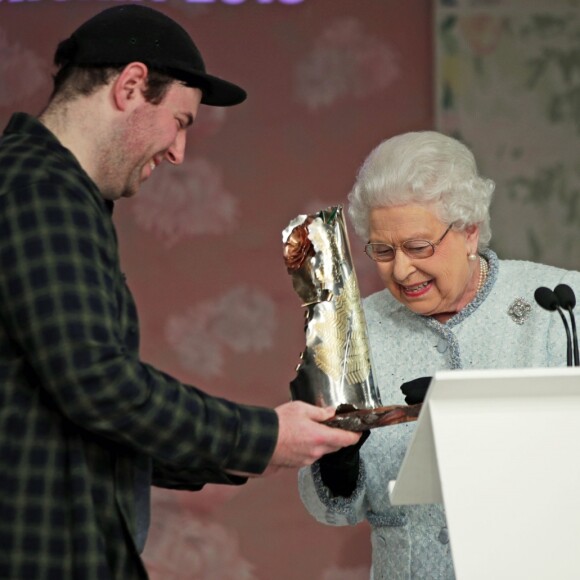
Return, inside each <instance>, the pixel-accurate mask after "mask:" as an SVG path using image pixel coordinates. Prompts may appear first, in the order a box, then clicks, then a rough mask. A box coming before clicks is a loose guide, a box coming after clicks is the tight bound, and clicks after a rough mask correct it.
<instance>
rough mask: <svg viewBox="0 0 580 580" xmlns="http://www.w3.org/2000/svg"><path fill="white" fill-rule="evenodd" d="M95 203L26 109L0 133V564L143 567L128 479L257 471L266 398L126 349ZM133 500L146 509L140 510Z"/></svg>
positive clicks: (70, 571)
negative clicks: (205, 385) (205, 382)
mask: <svg viewBox="0 0 580 580" xmlns="http://www.w3.org/2000/svg"><path fill="white" fill-rule="evenodd" d="M138 337H139V331H138V325H137V316H136V312H135V306H134V303H133V300H132V297H131V294H130V292H129V290H128V289H127V287H126V285H125V281H124V277H123V275H122V273H121V270H120V266H119V258H118V248H117V239H116V234H115V230H114V227H113V223H112V219H111V215H110V208H108V207H107V203H106V202H105V201H104V200H103V199H102V197H101V195H100V193H99V191H98V190H97V188H96V186H95V184H94V183H93V182H92V181H91V180H90V179H89V177H88V176H87V175H86V173H85V172H84V171H83V170H82V168H81V167H80V166H79V164H78V163H77V161H76V159H75V158H74V157H73V156H72V155H71V153H70V152H69V151H68V150H66V149H64V148H63V147H62V146H61V145H60V144H59V142H58V141H57V140H56V139H55V138H54V136H53V135H52V134H51V133H50V132H49V131H48V130H46V128H45V127H44V126H43V125H41V124H40V123H39V122H38V121H36V120H35V119H34V118H32V117H29V116H28V115H25V114H21V113H19V114H16V115H14V116H13V118H12V119H11V121H10V123H9V125H8V127H7V128H6V130H5V133H4V135H3V137H2V138H1V139H0V578H2V579H3V580H28V579H34V580H45V579H47V580H48V579H50V580H67V579H73V578H74V579H78V580H106V579H115V580H131V579H133V578H135V579H137V578H146V572H145V570H144V568H143V566H142V564H141V561H140V559H139V555H138V546H137V544H136V535H137V533H138V531H139V530H138V529H137V528H138V524H137V519H138V517H139V516H140V515H142V514H139V513H138V510H137V509H136V501H137V500H136V494H137V491H138V487H137V486H136V481H138V477H139V475H140V474H141V476H142V475H143V473H147V472H148V469H149V468H148V466H150V465H151V464H152V465H153V472H152V473H153V482H154V483H155V484H157V485H164V486H168V487H175V488H182V489H200V488H201V486H202V485H203V484H204V483H208V482H221V483H241V482H243V479H241V478H235V477H231V476H228V475H227V473H225V471H224V470H225V469H229V470H238V471H244V472H253V473H260V472H261V471H263V470H264V468H265V467H266V465H267V463H268V461H269V459H270V457H271V455H272V452H273V449H274V446H275V443H276V438H277V432H278V424H277V418H276V414H275V413H274V411H272V410H269V409H264V408H259V407H250V406H244V405H238V404H234V403H232V402H229V401H226V400H223V399H219V398H216V397H211V396H209V395H207V394H205V393H203V392H202V391H200V390H198V389H196V388H194V387H190V386H187V385H183V384H181V383H179V382H178V381H176V380H175V379H173V378H172V377H170V376H168V375H166V374H164V373H162V372H160V371H158V370H156V369H154V368H152V367H151V366H149V365H146V364H144V363H142V362H141V361H140V360H139V357H138V342H139V338H138ZM145 515H146V514H145Z"/></svg>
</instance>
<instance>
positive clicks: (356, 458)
mask: <svg viewBox="0 0 580 580" xmlns="http://www.w3.org/2000/svg"><path fill="white" fill-rule="evenodd" d="M369 435H370V431H363V433H362V435H361V438H360V439H359V440H358V441H357V442H356V443H355V444H354V445H349V446H348V447H343V448H342V449H339V450H338V451H335V452H334V453H328V454H326V455H323V456H322V457H321V458H320V459H319V460H318V465H319V466H320V477H321V478H322V482H323V483H324V485H325V486H326V487H327V488H328V489H329V490H330V491H331V493H332V494H333V495H334V496H342V497H349V496H350V495H352V492H353V491H354V490H355V489H356V482H357V479H358V472H359V462H360V454H359V450H360V448H361V447H362V445H363V443H364V442H365V441H366V440H367V439H368V437H369Z"/></svg>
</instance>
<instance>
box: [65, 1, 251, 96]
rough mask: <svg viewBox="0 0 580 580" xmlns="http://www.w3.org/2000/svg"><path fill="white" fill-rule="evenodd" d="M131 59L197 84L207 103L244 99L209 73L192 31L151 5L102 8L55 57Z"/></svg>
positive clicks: (85, 62) (94, 61) (69, 60)
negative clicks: (189, 32) (190, 32)
mask: <svg viewBox="0 0 580 580" xmlns="http://www.w3.org/2000/svg"><path fill="white" fill-rule="evenodd" d="M130 62H142V63H143V64H146V65H147V66H149V67H151V68H152V69H155V70H158V71H160V72H164V73H166V74H168V75H169V76H172V77H174V78H175V79H176V80H179V81H182V82H183V83H185V84H186V85H187V86H190V87H196V88H199V89H200V90H201V92H202V99H201V102H202V103H203V104H205V105H214V106H218V107H228V106H230V105H237V104H239V103H241V102H242V101H243V100H244V99H245V98H246V91H244V89H242V88H241V87H239V86H237V85H235V84H233V83H230V82H228V81H225V80H223V79H220V78H218V77H215V76H212V75H209V74H207V72H206V71H205V64H204V62H203V59H202V57H201V53H200V52H199V50H198V48H197V46H195V44H194V42H193V40H192V39H191V37H190V36H189V34H188V33H187V32H186V31H185V30H184V29H183V28H182V27H181V26H180V25H179V24H177V22H175V20H172V19H171V18H169V16H166V15H165V14H163V13H162V12H159V11H158V10H154V9H153V8H149V7H147V6H141V5H137V4H123V5H120V6H114V7H112V8H107V9H106V10H103V11H102V12H99V13H98V14H97V15H95V16H93V17H92V18H90V19H89V20H87V21H86V22H85V23H84V24H81V26H79V28H77V30H75V32H73V33H72V35H71V36H70V37H69V38H67V39H66V40H63V41H62V42H61V43H60V44H59V45H58V48H57V49H56V54H55V56H54V63H55V64H56V65H57V66H59V67H64V66H67V65H77V66H119V65H124V64H129V63H130Z"/></svg>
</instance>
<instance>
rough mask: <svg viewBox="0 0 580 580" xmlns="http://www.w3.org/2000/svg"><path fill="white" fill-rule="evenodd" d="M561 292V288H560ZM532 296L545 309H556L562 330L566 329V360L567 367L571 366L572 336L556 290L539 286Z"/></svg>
mask: <svg viewBox="0 0 580 580" xmlns="http://www.w3.org/2000/svg"><path fill="white" fill-rule="evenodd" d="M560 292H561V290H560ZM534 298H535V299H536V302H537V303H538V304H539V305H540V306H541V307H542V308H544V309H545V310H550V311H552V312H553V311H554V310H557V311H558V314H559V315H560V317H561V318H562V322H563V323H564V330H565V331H566V361H567V364H568V366H569V367H571V366H573V364H572V337H571V336H570V327H569V326H568V321H567V320H566V317H565V316H564V312H563V310H562V308H561V306H560V299H559V297H558V296H557V295H556V292H555V291H553V290H550V289H549V288H546V287H545V286H540V288H537V289H536V291H535V292H534Z"/></svg>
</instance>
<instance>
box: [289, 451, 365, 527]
mask: <svg viewBox="0 0 580 580" xmlns="http://www.w3.org/2000/svg"><path fill="white" fill-rule="evenodd" d="M365 487H366V470H365V466H364V461H361V463H360V467H359V473H358V480H357V484H356V487H355V489H354V491H353V493H352V494H351V495H350V496H348V497H342V496H335V495H334V494H333V493H332V492H331V491H330V489H328V487H326V486H325V485H324V483H323V481H322V478H321V476H320V467H319V464H318V463H315V464H314V465H312V466H311V467H303V468H302V469H301V470H300V471H299V473H298V491H299V493H300V499H301V500H302V503H303V504H304V507H305V508H306V509H307V510H308V512H309V513H310V515H312V516H313V517H314V518H315V519H316V520H317V521H319V522H321V523H323V524H328V525H331V526H348V525H351V526H352V525H355V524H358V523H359V522H361V521H363V520H364V519H365V517H366V512H367V506H366V497H365V491H364V490H365Z"/></svg>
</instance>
